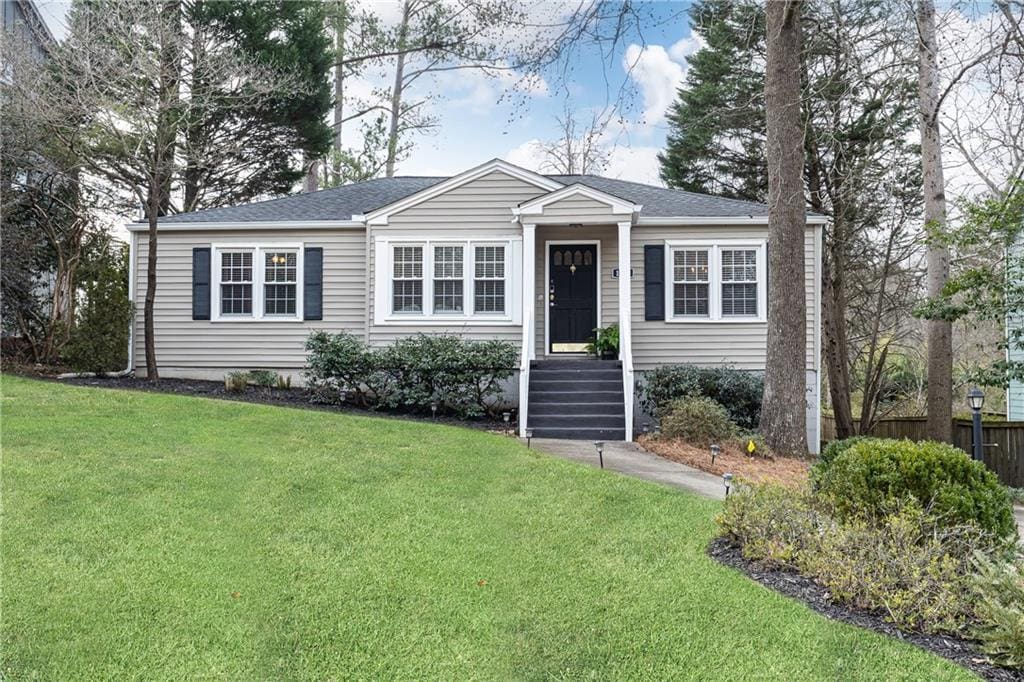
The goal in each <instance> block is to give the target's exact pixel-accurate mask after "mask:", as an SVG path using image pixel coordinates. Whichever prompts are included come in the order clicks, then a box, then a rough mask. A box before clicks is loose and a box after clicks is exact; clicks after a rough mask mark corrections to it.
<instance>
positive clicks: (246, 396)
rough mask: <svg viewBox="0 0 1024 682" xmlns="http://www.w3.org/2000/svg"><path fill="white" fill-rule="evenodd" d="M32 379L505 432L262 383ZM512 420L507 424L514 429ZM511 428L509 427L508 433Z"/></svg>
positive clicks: (493, 424) (485, 422)
mask: <svg viewBox="0 0 1024 682" xmlns="http://www.w3.org/2000/svg"><path fill="white" fill-rule="evenodd" d="M29 378H31V379H41V380H43V381H53V382H54V383H58V384H69V385H72V386H86V387H89V388H113V389H120V390H128V391H142V392H145V393H168V394H173V395H183V396H192V397H199V398H212V399H214V400H230V401H233V402H240V403H252V404H256V405H275V406H277V407H293V408H297V409H301V410H316V411H319V412H336V413H341V414H352V415H359V416H363V417H381V418H385V419H401V420H405V421H415V422H424V423H430V424H444V425H446V426H461V427H463V428H467V429H477V430H479V431H488V432H491V433H495V434H498V435H504V424H503V423H502V422H499V421H495V420H492V419H476V420H468V419H456V418H454V417H447V416H439V417H437V418H436V419H433V418H431V417H427V416H423V415H418V414H408V413H395V412H386V411H383V410H367V409H362V408H359V407H355V406H354V405H347V404H346V405H339V404H336V403H327V402H322V401H320V400H319V399H318V398H317V397H316V396H315V395H314V394H313V393H311V392H310V391H307V390H306V389H304V388H299V387H296V388H265V387H262V386H249V388H248V389H246V391H245V392H243V393H238V392H235V391H228V390H227V389H225V388H224V382H223V381H204V380H201V379H160V380H159V381H156V382H152V381H149V380H147V379H143V378H141V377H132V376H128V377H74V378H69V379H57V378H56V377H52V376H51V377H48V376H40V375H32V376H29ZM514 427H515V424H514V422H513V423H512V424H511V426H510V427H509V428H510V429H514ZM511 432H512V431H510V433H511Z"/></svg>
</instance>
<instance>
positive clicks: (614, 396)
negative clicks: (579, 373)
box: [530, 386, 623, 407]
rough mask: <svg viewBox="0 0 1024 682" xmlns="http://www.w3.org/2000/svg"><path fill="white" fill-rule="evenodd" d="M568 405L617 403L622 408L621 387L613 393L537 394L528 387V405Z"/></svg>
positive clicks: (577, 391) (576, 391)
mask: <svg viewBox="0 0 1024 682" xmlns="http://www.w3.org/2000/svg"><path fill="white" fill-rule="evenodd" d="M570 403H571V404H577V403H617V404H618V405H619V407H622V404H623V398H622V386H619V387H618V390H615V391H585V390H573V391H558V392H547V391H540V392H538V391H536V390H535V389H534V387H533V386H531V387H530V405H547V404H554V405H564V404H570Z"/></svg>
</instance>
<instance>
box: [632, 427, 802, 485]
mask: <svg viewBox="0 0 1024 682" xmlns="http://www.w3.org/2000/svg"><path fill="white" fill-rule="evenodd" d="M637 442H638V443H639V444H640V445H641V446H642V447H643V448H644V449H645V450H647V451H648V452H653V453H654V454H655V455H658V456H659V457H663V458H665V459H669V460H672V461H673V462H679V463H680V464H686V465H687V466H691V467H694V468H696V469H701V470H702V471H707V472H708V473H712V474H715V475H716V476H721V475H722V474H724V473H726V472H728V473H731V474H733V475H734V476H736V477H738V478H742V479H744V480H746V481H749V482H751V483H780V484H782V485H787V486H799V485H802V484H803V483H804V482H805V481H806V480H807V470H808V467H809V466H810V462H809V461H808V460H806V459H799V458H796V457H778V456H775V457H759V456H755V457H750V456H749V455H748V454H747V453H746V452H744V451H743V449H742V447H741V446H740V444H738V443H735V442H730V443H723V444H722V451H721V452H720V453H719V455H718V456H717V457H715V463H714V464H712V463H711V451H710V449H708V448H698V447H696V446H694V445H690V444H689V443H686V442H684V441H681V440H675V439H673V440H669V439H664V438H658V437H656V436H641V437H640V438H638V439H637Z"/></svg>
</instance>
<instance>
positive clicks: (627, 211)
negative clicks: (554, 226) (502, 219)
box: [512, 183, 643, 216]
mask: <svg viewBox="0 0 1024 682" xmlns="http://www.w3.org/2000/svg"><path fill="white" fill-rule="evenodd" d="M575 196H583V197H587V198H588V199H593V200H594V201H597V202H599V203H602V204H604V205H606V206H608V207H609V208H610V209H611V211H612V213H614V214H622V215H631V214H633V213H639V212H640V209H642V208H643V206H641V205H640V204H634V203H632V202H630V201H626V200H625V199H620V198H619V197H617V196H614V195H611V194H608V193H607V192H602V191H601V190H599V189H594V188H593V187H589V186H587V185H584V184H581V183H576V184H573V185H569V186H567V187H562V188H560V189H556V190H555V191H553V192H549V193H547V194H545V195H543V196H539V197H537V198H536V199H531V200H530V201H526V202H523V203H522V204H520V205H519V206H518V207H517V208H513V209H512V213H513V214H514V215H519V216H530V215H543V214H544V207H545V206H548V205H550V204H553V203H555V202H557V201H561V200H562V199H567V198H569V197H575Z"/></svg>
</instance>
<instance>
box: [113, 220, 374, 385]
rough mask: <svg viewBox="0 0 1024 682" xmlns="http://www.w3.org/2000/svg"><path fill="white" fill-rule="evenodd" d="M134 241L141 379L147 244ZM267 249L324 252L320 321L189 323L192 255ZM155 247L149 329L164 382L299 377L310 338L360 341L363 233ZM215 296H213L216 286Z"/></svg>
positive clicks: (225, 235)
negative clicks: (295, 246) (321, 335)
mask: <svg viewBox="0 0 1024 682" xmlns="http://www.w3.org/2000/svg"><path fill="white" fill-rule="evenodd" d="M135 238H136V239H137V240H138V241H137V244H136V248H135V275H134V276H135V286H134V300H135V304H136V309H137V311H138V313H137V314H136V318H135V321H134V333H133V351H134V352H133V360H134V366H135V369H136V372H138V373H140V374H141V373H144V372H145V366H146V353H145V346H144V345H143V339H144V331H143V314H142V310H143V305H144V303H145V296H146V267H147V250H148V237H147V235H146V234H145V233H139V234H138V235H137V236H136V237H135ZM268 241H278V242H281V241H288V242H302V243H303V244H304V246H307V247H314V246H319V247H323V250H324V252H323V320H316V321H312V320H311V321H302V320H289V321H234V320H232V321H210V320H193V319H192V249H193V248H195V247H205V246H209V245H210V244H212V243H217V244H231V243H237V244H239V245H245V244H250V245H251V244H259V243H261V242H268ZM157 245H158V246H157V248H158V252H157V290H156V304H155V312H154V328H155V333H156V357H157V363H158V367H159V368H160V372H161V374H162V375H163V376H168V377H174V376H183V377H188V378H208V379H219V378H220V377H222V376H223V374H224V373H225V372H228V371H232V370H238V369H257V368H267V369H275V370H282V371H284V372H285V373H288V374H291V375H293V376H296V377H297V375H298V372H300V371H301V369H302V367H303V365H304V364H305V358H306V353H305V350H304V349H303V345H304V343H305V341H306V337H307V336H308V335H309V333H310V332H311V331H313V330H316V329H324V330H327V331H332V332H339V331H347V332H352V333H355V334H360V335H361V334H363V333H364V326H365V314H364V313H365V306H366V285H367V277H366V274H367V273H366V267H365V262H366V260H365V231H364V230H363V229H361V228H338V229H337V230H333V229H332V230H326V229H316V230H308V231H306V230H282V231H280V232H277V231H271V230H265V229H264V230H253V231H252V232H248V233H240V232H239V231H238V230H232V231H197V230H191V231H181V232H172V231H164V230H161V231H160V237H159V240H158V242H157ZM299 286H300V287H301V286H302V284H301V283H300V284H299ZM212 289H213V295H217V291H216V285H215V284H214V285H213V287H212Z"/></svg>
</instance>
